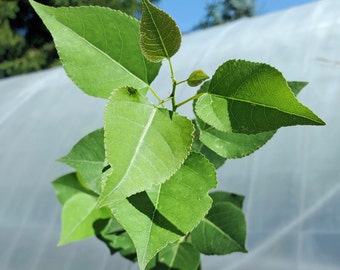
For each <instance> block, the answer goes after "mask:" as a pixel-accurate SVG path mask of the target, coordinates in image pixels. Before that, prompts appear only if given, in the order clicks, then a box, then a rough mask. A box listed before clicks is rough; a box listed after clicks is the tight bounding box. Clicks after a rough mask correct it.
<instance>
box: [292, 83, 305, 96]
mask: <svg viewBox="0 0 340 270" xmlns="http://www.w3.org/2000/svg"><path fill="white" fill-rule="evenodd" d="M307 84H308V82H297V81H291V82H288V86H289V87H290V89H291V90H292V91H293V93H294V95H295V96H297V95H298V94H299V93H300V91H301V90H302V89H303V88H304V87H305V86H306V85H307Z"/></svg>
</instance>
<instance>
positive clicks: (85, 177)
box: [59, 129, 105, 194]
mask: <svg viewBox="0 0 340 270" xmlns="http://www.w3.org/2000/svg"><path fill="white" fill-rule="evenodd" d="M59 160H60V161H61V162H63V163H65V164H67V165H69V166H71V167H73V168H75V169H76V170H77V171H78V172H79V174H80V175H81V178H82V179H81V180H82V182H83V183H84V184H85V185H86V187H88V188H89V189H91V190H93V191H94V192H96V193H97V194H100V192H101V179H102V170H103V168H104V160H105V150H104V130H103V129H98V130H96V131H93V132H91V133H90V134H88V135H86V136H85V137H84V138H82V139H81V140H80V141H79V142H78V143H76V144H75V146H73V148H72V150H71V151H70V153H68V154H67V155H66V156H65V157H63V158H61V159H59Z"/></svg>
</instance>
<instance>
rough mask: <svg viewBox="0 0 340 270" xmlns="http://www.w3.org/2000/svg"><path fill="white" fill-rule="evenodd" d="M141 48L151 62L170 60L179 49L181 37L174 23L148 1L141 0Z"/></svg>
mask: <svg viewBox="0 0 340 270" xmlns="http://www.w3.org/2000/svg"><path fill="white" fill-rule="evenodd" d="M142 5H143V12H142V20H141V28H140V29H141V30H140V31H141V48H142V51H143V54H144V55H145V57H146V58H147V59H149V60H150V61H152V62H160V61H162V60H163V59H164V58H170V57H171V56H173V55H174V54H175V53H176V52H177V51H178V50H179V48H180V46H181V41H182V35H181V32H180V30H179V28H178V26H177V24H176V22H175V21H174V20H173V19H172V18H171V17H170V16H169V15H168V14H167V13H166V12H164V11H163V10H160V9H159V8H158V7H156V6H155V5H153V4H151V3H150V1H149V0H142Z"/></svg>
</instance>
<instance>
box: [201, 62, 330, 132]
mask: <svg viewBox="0 0 340 270" xmlns="http://www.w3.org/2000/svg"><path fill="white" fill-rule="evenodd" d="M207 92H208V93H207V94H205V95H203V96H201V97H200V98H199V100H198V101H197V103H196V106H195V111H196V114H197V115H198V117H200V118H201V119H202V120H203V121H204V122H206V123H207V124H209V125H210V126H212V127H214V128H215V129H217V130H221V131H228V132H235V133H246V134H253V133H260V132H265V131H271V130H276V129H278V128H280V127H282V126H291V125H324V124H325V123H324V122H323V121H322V120H321V119H320V118H319V117H317V116H316V115H315V114H314V113H313V112H312V111H311V110H309V109H308V108H307V107H305V106H304V105H302V104H301V103H299V102H298V101H297V100H296V98H295V96H294V94H293V92H292V91H291V89H290V88H289V86H288V84H287V82H286V80H285V79H284V77H283V76H282V74H281V73H280V72H279V71H278V70H276V69H275V68H273V67H271V66H269V65H266V64H261V63H253V62H248V61H243V60H237V61H236V60H231V61H227V62H226V63H224V64H223V65H222V66H220V67H219V68H218V69H217V71H216V72H215V74H214V76H213V77H212V79H211V82H210V84H209V89H208V91H207ZM221 99H225V100H226V101H227V103H226V104H227V106H226V104H222V105H221ZM209 108H210V109H209ZM218 108H219V109H218ZM207 110H210V114H206V112H207ZM220 110H221V111H222V112H221V111H220ZM226 116H228V117H227V118H228V120H227V121H226ZM216 119H217V120H219V121H216ZM221 122H223V123H224V125H221Z"/></svg>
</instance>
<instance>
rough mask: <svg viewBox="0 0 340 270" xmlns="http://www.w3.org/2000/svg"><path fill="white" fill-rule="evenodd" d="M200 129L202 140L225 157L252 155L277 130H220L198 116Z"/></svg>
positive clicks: (197, 120)
mask: <svg viewBox="0 0 340 270" xmlns="http://www.w3.org/2000/svg"><path fill="white" fill-rule="evenodd" d="M196 122H197V126H198V127H199V129H200V141H201V142H202V143H203V144H205V145H206V146H207V147H208V148H210V149H211V150H212V151H214V152H215V153H217V154H218V155H220V156H222V157H224V158H228V159H230V158H241V157H245V156H247V155H250V154H251V153H253V152H254V151H256V150H257V149H259V148H260V147H262V146H263V145H264V144H266V143H267V142H268V141H269V140H270V139H271V138H272V137H273V136H274V134H275V132H276V131H268V132H263V133H258V134H251V135H248V134H240V133H225V132H221V131H218V130H216V129H214V128H212V127H210V126H209V125H207V124H205V123H203V122H202V121H201V120H200V119H198V118H196Z"/></svg>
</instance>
